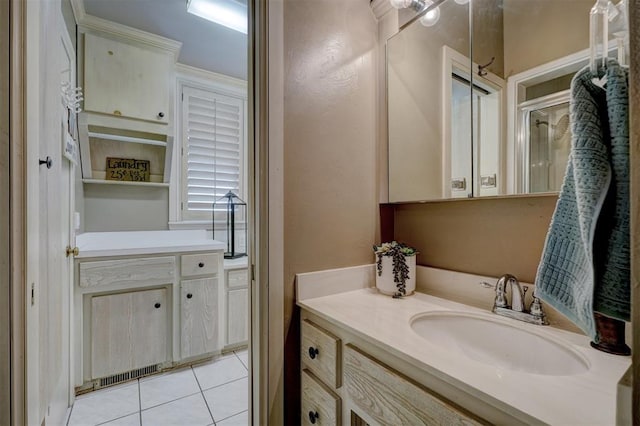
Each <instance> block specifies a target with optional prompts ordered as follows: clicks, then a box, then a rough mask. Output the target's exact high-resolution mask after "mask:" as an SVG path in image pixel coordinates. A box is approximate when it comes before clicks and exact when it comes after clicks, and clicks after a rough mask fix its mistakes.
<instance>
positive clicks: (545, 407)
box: [298, 288, 631, 425]
mask: <svg viewBox="0 0 640 426" xmlns="http://www.w3.org/2000/svg"><path fill="white" fill-rule="evenodd" d="M298 305H299V306H300V307H302V308H304V309H306V310H308V311H310V312H312V313H314V314H316V315H319V316H320V317H322V318H324V319H325V320H327V321H329V322H331V323H333V324H335V325H337V326H339V327H342V328H345V329H346V330H348V331H350V332H352V333H355V334H356V335H358V336H360V337H361V338H363V339H365V340H367V341H369V342H372V343H374V344H376V345H377V346H379V347H381V348H384V349H385V350H387V351H389V352H390V353H392V354H393V355H395V356H397V357H399V358H401V359H403V360H405V361H408V362H410V363H412V364H414V365H415V366H416V368H421V369H425V371H428V372H429V373H431V374H433V375H435V376H437V377H440V378H442V379H444V380H447V381H449V382H450V383H452V384H453V383H455V385H456V386H458V387H459V388H461V389H464V390H465V391H467V392H469V393H470V394H472V395H474V396H476V397H478V398H479V399H481V400H487V398H489V399H490V400H492V401H494V402H497V403H498V404H497V405H496V406H499V407H501V409H503V410H504V411H507V412H510V411H511V412H510V414H512V415H516V416H517V415H520V416H521V413H524V414H526V415H528V416H531V417H532V418H535V419H537V420H538V421H541V422H544V423H549V424H557V425H614V424H615V418H616V417H615V410H616V386H617V383H618V380H619V379H620V378H621V377H622V376H623V374H624V373H625V371H626V370H627V369H628V368H629V366H630V364H631V360H630V358H629V357H620V356H615V355H609V354H606V353H603V352H599V351H597V350H595V349H592V348H591V347H590V346H589V339H588V338H587V337H585V336H582V335H579V334H575V333H570V332H567V331H563V330H559V329H555V328H551V327H544V326H536V325H531V324H527V323H524V322H521V321H515V320H508V319H506V320H507V321H509V324H510V325H513V326H516V327H519V328H522V329H526V330H529V331H532V332H534V333H538V334H541V335H543V336H546V337H547V338H549V339H551V340H555V341H561V342H564V343H565V344H567V345H569V346H570V347H571V348H573V349H574V350H575V351H576V352H578V353H579V354H580V355H582V357H584V359H585V360H586V361H587V362H588V364H589V366H590V368H589V370H588V371H587V372H586V373H582V374H577V375H573V376H543V375H537V374H531V373H525V372H518V371H511V370H504V369H500V368H497V367H493V366H490V365H488V364H484V363H480V362H478V361H475V360H473V359H471V358H469V357H466V356H465V355H464V354H462V353H456V352H452V351H448V350H446V349H445V348H443V347H440V346H438V345H434V344H432V343H430V342H429V341H427V340H424V339H422V338H421V337H420V336H418V335H417V334H416V333H415V332H414V331H413V330H412V329H411V327H410V321H411V319H412V317H414V316H415V315H417V314H421V313H425V312H428V311H436V310H440V311H442V310H445V311H446V310H455V311H465V312H471V313H485V314H486V313H487V312H488V311H485V310H481V309H477V308H474V307H470V306H467V305H462V304H460V303H455V302H451V301H448V300H445V299H440V298H437V297H433V296H429V295H426V294H421V293H416V294H414V295H412V296H409V297H406V298H403V299H393V298H391V297H389V296H384V295H382V294H380V293H378V292H377V290H375V288H366V289H359V290H354V291H349V292H343V293H340V294H332V295H328V296H320V297H313V298H309V299H306V300H300V299H299V300H298ZM497 318H500V319H502V317H497ZM523 420H525V419H523Z"/></svg>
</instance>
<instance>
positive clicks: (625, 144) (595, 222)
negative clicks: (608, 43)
mask: <svg viewBox="0 0 640 426" xmlns="http://www.w3.org/2000/svg"><path fill="white" fill-rule="evenodd" d="M603 74H604V75H606V77H607V84H606V89H602V88H601V87H599V86H597V85H595V84H594V83H593V82H592V78H593V77H595V76H594V75H593V74H592V72H591V71H590V70H589V68H585V69H582V70H581V71H579V72H578V73H577V74H576V75H575V77H574V78H573V81H572V82H571V103H570V107H571V129H572V132H573V138H572V143H571V153H570V154H569V162H568V165H567V171H566V175H565V178H564V182H563V185H562V188H561V190H560V196H559V198H558V203H557V204H556V209H555V212H554V214H553V217H552V219H551V225H550V227H549V232H548V233H547V238H546V242H545V247H544V250H543V253H542V259H541V261H540V265H539V266H538V273H537V276H536V295H537V296H538V297H540V299H542V300H543V301H546V302H547V303H548V304H549V305H551V306H553V307H554V308H556V309H557V310H558V311H560V312H561V313H563V314H564V315H565V316H567V317H568V318H569V319H570V320H571V321H573V322H574V323H575V324H576V325H577V326H579V327H580V328H581V329H582V330H584V331H585V333H587V334H588V335H589V336H590V337H592V338H593V339H594V340H595V341H598V340H599V338H598V336H597V332H596V327H595V320H594V315H593V312H594V310H595V311H598V312H601V313H603V314H604V315H607V316H609V317H612V318H617V319H622V320H625V321H628V320H629V314H630V302H629V299H630V254H629V253H630V247H629V106H628V105H629V101H628V99H629V97H628V72H627V70H626V69H624V68H623V67H621V66H620V65H619V64H618V63H617V62H616V61H614V60H609V62H608V64H607V67H606V70H601V72H599V77H602V75H603Z"/></svg>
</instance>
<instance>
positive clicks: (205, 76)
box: [176, 63, 247, 96]
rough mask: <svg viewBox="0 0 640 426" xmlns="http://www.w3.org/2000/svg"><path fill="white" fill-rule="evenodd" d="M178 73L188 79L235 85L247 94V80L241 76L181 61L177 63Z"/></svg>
mask: <svg viewBox="0 0 640 426" xmlns="http://www.w3.org/2000/svg"><path fill="white" fill-rule="evenodd" d="M176 73H178V77H186V78H187V79H192V78H194V77H195V78H196V79H198V80H202V81H207V82H211V81H215V82H217V83H220V84H223V85H226V86H230V87H235V88H237V89H240V90H241V91H243V92H244V95H245V96H246V91H247V81H246V80H242V79H240V78H235V77H231V76H229V75H225V74H220V73H217V72H213V71H209V70H203V69H202V68H196V67H192V66H191V65H185V64H181V63H177V64H176Z"/></svg>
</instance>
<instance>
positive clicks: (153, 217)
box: [82, 185, 169, 232]
mask: <svg viewBox="0 0 640 426" xmlns="http://www.w3.org/2000/svg"><path fill="white" fill-rule="evenodd" d="M83 198H84V211H83V216H84V226H83V227H82V229H83V231H84V232H109V231H157V230H163V229H168V226H169V225H168V223H169V190H168V189H167V188H145V187H139V186H124V185H123V186H117V185H87V186H85V187H84V194H83Z"/></svg>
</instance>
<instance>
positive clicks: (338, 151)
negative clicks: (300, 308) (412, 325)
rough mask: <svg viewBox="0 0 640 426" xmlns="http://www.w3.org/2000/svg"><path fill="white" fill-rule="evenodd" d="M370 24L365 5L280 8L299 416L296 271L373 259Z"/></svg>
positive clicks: (293, 390)
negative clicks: (282, 32)
mask: <svg viewBox="0 0 640 426" xmlns="http://www.w3.org/2000/svg"><path fill="white" fill-rule="evenodd" d="M376 28H377V24H376V21H375V19H374V17H373V14H372V12H371V10H370V9H369V2H368V1H367V0H349V1H344V0H287V1H285V2H284V69H285V74H284V227H285V231H284V300H285V304H284V322H285V335H286V344H285V415H293V416H298V415H299V410H298V408H296V405H297V401H296V398H299V382H298V381H297V377H296V375H297V374H299V373H298V372H296V371H295V370H297V369H298V368H297V365H298V362H299V361H298V355H297V353H298V339H299V336H298V325H297V320H296V318H297V313H296V315H294V307H295V302H294V277H295V274H296V273H299V272H309V271H316V270H321V269H329V268H339V267H344V266H351V265H361V264H363V263H369V262H371V261H372V252H371V246H372V244H373V243H374V242H375V241H376V235H377V228H378V223H377V221H378V188H377V182H378V179H377V174H376V170H377V142H376V136H377V135H376V122H377V121H376V113H377V106H376V87H377V78H378V76H377V72H376V70H377V51H376V49H377V30H376ZM293 366H295V367H293ZM292 422H295V418H285V424H290V423H292Z"/></svg>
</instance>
